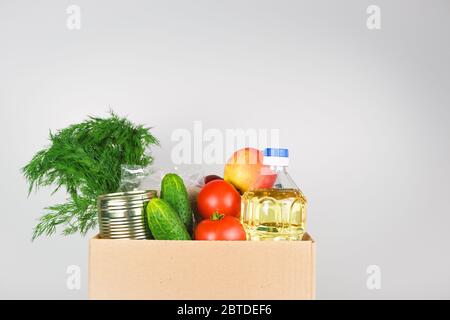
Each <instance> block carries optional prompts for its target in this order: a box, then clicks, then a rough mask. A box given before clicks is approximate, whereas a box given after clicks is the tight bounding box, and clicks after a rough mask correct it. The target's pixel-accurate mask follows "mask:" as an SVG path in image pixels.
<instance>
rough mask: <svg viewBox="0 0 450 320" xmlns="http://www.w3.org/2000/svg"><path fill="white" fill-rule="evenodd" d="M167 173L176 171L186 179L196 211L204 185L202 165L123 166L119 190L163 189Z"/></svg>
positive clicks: (193, 207)
mask: <svg viewBox="0 0 450 320" xmlns="http://www.w3.org/2000/svg"><path fill="white" fill-rule="evenodd" d="M167 173H176V174H178V175H179V176H180V177H181V178H182V179H183V181H184V185H185V186H186V189H187V192H188V195H189V201H190V202H191V207H192V209H193V210H194V212H196V211H197V210H196V208H197V195H198V193H199V192H200V189H201V188H202V187H203V185H204V173H203V170H202V168H201V167H200V166H192V165H189V166H187V165H186V166H173V167H164V168H163V167H155V166H148V167H140V166H132V165H123V166H122V176H121V182H120V188H119V191H121V192H126V191H133V190H156V191H157V192H158V195H159V193H160V190H161V180H162V179H163V178H164V176H165V175H166V174H167Z"/></svg>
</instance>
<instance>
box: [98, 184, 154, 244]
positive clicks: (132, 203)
mask: <svg viewBox="0 0 450 320" xmlns="http://www.w3.org/2000/svg"><path fill="white" fill-rule="evenodd" d="M156 196H157V192H156V191H155V190H146V191H131V192H118V193H109V194H105V195H101V196H100V197H98V201H97V205H98V225H99V229H100V238H103V239H136V240H144V239H150V238H151V233H150V229H149V228H148V224H147V217H146V214H145V206H146V204H147V203H148V201H149V200H150V199H151V198H154V197H156Z"/></svg>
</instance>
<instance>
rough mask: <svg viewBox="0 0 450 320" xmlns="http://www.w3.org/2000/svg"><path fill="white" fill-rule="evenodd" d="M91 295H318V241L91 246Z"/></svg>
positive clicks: (95, 241)
mask: <svg viewBox="0 0 450 320" xmlns="http://www.w3.org/2000/svg"><path fill="white" fill-rule="evenodd" d="M89 251H90V252H89V298H90V299H174V300H179V299H180V300H181V299H183V300H184V299H186V300H195V299H210V300H216V299H220V300H222V299H223V300H226V299H236V300H242V299H248V300H253V299H314V297H315V243H314V241H313V240H312V238H311V237H310V236H309V235H307V234H306V235H305V237H304V240H303V241H266V242H257V241H157V240H105V239H99V238H98V237H95V238H93V239H91V241H90V250H89Z"/></svg>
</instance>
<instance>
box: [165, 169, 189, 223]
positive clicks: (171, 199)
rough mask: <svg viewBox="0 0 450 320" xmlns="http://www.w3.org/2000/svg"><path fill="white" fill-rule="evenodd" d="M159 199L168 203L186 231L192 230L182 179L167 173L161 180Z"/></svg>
mask: <svg viewBox="0 0 450 320" xmlns="http://www.w3.org/2000/svg"><path fill="white" fill-rule="evenodd" d="M161 199H163V200H165V201H166V202H167V203H169V204H170V205H171V206H172V208H174V209H175V211H176V212H177V213H178V215H179V216H180V218H181V221H183V223H184V225H185V227H186V229H187V230H188V231H191V230H192V214H193V212H192V208H191V203H190V201H189V195H188V193H187V190H186V186H185V185H184V182H183V179H181V177H180V176H179V175H177V174H175V173H168V174H166V175H165V176H164V178H163V179H162V181H161Z"/></svg>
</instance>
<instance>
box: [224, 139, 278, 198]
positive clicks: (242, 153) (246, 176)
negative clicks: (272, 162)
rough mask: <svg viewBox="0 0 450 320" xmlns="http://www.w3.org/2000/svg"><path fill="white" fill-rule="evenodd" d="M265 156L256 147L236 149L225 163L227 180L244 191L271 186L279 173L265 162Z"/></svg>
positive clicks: (225, 177)
mask: <svg viewBox="0 0 450 320" xmlns="http://www.w3.org/2000/svg"><path fill="white" fill-rule="evenodd" d="M263 158H264V155H263V153H262V152H261V151H260V150H258V149H255V148H244V149H240V150H238V151H236V152H235V153H234V154H233V155H232V156H231V158H230V159H229V160H228V161H227V164H226V165H225V171H224V179H225V181H228V182H230V183H231V184H233V185H234V186H235V187H236V188H237V189H238V190H239V191H241V192H242V193H244V192H246V191H248V190H249V189H261V188H271V187H272V186H273V184H274V183H275V179H276V177H277V175H276V173H275V172H273V171H272V170H271V169H270V167H268V166H265V165H264V164H263Z"/></svg>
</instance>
